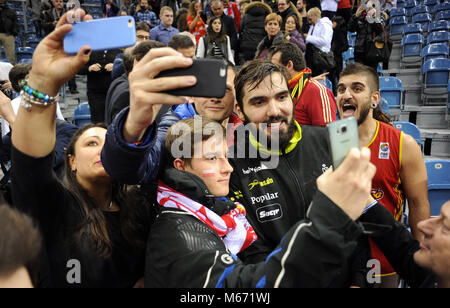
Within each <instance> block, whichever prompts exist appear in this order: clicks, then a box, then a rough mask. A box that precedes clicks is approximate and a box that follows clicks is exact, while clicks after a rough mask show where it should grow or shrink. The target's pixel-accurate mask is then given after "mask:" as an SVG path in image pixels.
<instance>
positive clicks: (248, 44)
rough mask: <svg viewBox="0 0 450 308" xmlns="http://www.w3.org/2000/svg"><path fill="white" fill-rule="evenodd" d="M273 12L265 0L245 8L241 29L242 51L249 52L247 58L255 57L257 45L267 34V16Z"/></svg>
mask: <svg viewBox="0 0 450 308" xmlns="http://www.w3.org/2000/svg"><path fill="white" fill-rule="evenodd" d="M271 12H272V10H271V8H270V7H269V6H268V5H267V4H265V3H264V2H259V1H256V2H252V3H250V4H249V5H247V7H246V8H245V11H244V16H243V17H242V20H241V27H240V30H239V39H240V52H241V53H244V54H249V56H248V57H246V60H250V59H253V57H254V55H255V52H256V47H257V46H258V44H259V42H261V40H262V39H263V38H264V37H265V36H266V35H267V33H266V30H265V29H264V21H265V19H266V16H267V15H268V14H270V13H271Z"/></svg>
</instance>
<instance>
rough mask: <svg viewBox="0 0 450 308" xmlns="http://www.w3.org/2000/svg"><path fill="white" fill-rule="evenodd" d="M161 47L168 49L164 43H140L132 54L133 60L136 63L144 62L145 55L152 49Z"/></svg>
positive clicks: (151, 41) (149, 41) (150, 41)
mask: <svg viewBox="0 0 450 308" xmlns="http://www.w3.org/2000/svg"><path fill="white" fill-rule="evenodd" d="M160 47H166V45H164V43H161V42H158V41H153V40H148V41H144V42H140V43H139V44H137V45H136V46H135V47H134V49H133V52H132V55H133V59H135V60H136V61H138V62H139V61H141V60H142V58H143V57H145V55H146V54H147V52H149V51H150V49H152V48H160Z"/></svg>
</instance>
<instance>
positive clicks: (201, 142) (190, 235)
mask: <svg viewBox="0 0 450 308" xmlns="http://www.w3.org/2000/svg"><path fill="white" fill-rule="evenodd" d="M225 137H226V136H225V134H224V129H223V128H222V127H221V125H220V124H219V123H217V122H215V121H212V120H209V119H207V118H204V117H194V118H189V119H185V120H181V121H178V122H177V123H175V124H174V125H173V126H172V127H170V128H169V130H168V132H167V135H166V141H165V148H166V153H167V155H168V162H169V163H168V164H167V166H166V168H165V169H164V171H163V172H162V173H161V176H160V178H159V181H158V188H157V197H156V199H157V201H158V203H159V205H160V206H161V212H160V213H159V215H158V217H157V218H156V221H155V223H154V225H153V228H152V231H151V232H150V235H149V239H148V243H147V257H146V271H145V286H146V287H171V288H174V287H177V288H179V287H196V288H198V287H204V288H205V287H208V288H210V287H216V288H249V287H252V288H253V287H266V288H271V287H329V286H330V285H332V282H334V281H335V280H336V277H339V276H340V275H341V269H342V268H343V267H345V265H343V264H345V261H346V258H347V257H348V256H349V255H350V254H351V253H352V250H353V248H354V245H355V239H356V238H358V235H359V234H360V232H361V230H360V229H359V228H358V226H357V225H356V224H355V223H354V222H353V221H352V220H354V219H355V218H357V217H358V216H359V215H360V213H361V212H362V210H363V209H364V204H365V203H366V202H365V201H366V199H367V196H368V193H369V188H370V178H371V177H372V176H373V174H374V173H375V169H374V168H373V166H371V165H370V163H369V153H368V152H369V151H368V150H367V149H364V150H362V151H360V154H358V155H354V154H356V153H357V152H359V151H358V150H356V149H355V150H354V153H353V154H351V156H352V157H349V158H347V159H346V161H345V162H344V163H343V164H342V168H341V166H340V167H339V168H338V169H337V170H336V172H333V173H332V172H328V173H327V174H324V175H322V176H321V177H320V178H319V179H318V180H317V185H318V187H319V191H317V193H316V194H315V196H314V201H315V205H314V206H313V208H312V209H311V210H310V211H309V215H308V218H306V217H305V219H304V220H303V221H298V222H296V223H295V224H294V225H293V226H292V228H290V229H288V232H287V233H286V234H285V235H284V237H283V241H282V242H281V243H279V246H278V247H277V249H276V250H274V251H273V252H272V253H271V254H270V256H269V257H268V258H267V260H265V261H261V262H259V263H257V264H244V263H243V262H242V261H241V260H240V259H239V258H238V257H237V256H236V254H237V253H239V252H241V251H244V250H245V249H246V248H247V247H248V246H249V245H251V243H252V242H253V241H254V240H255V239H256V234H255V232H254V230H253V228H252V226H251V225H250V224H249V223H248V221H247V219H246V218H245V209H244V207H243V206H242V205H241V204H239V203H238V202H231V201H230V200H229V199H227V198H225V196H226V195H227V194H228V191H229V187H228V185H229V180H230V175H231V173H232V171H233V168H232V167H231V165H230V164H229V162H228V160H227V146H226V139H225ZM355 171H356V173H357V175H356V174H355V177H348V173H349V172H350V173H353V172H355ZM338 174H340V175H339V176H338ZM335 176H338V177H342V176H343V177H344V179H343V181H340V180H338V179H337V178H335ZM336 181H338V182H339V185H340V187H336V184H335V182H336ZM352 181H358V183H363V184H362V185H361V186H359V185H357V186H358V187H353V186H352V185H351V184H350V183H351V182H352ZM336 188H337V189H336ZM343 196H347V197H350V199H347V198H343V199H341V197H343ZM344 213H345V214H344ZM323 247H326V249H323Z"/></svg>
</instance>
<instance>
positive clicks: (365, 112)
mask: <svg viewBox="0 0 450 308" xmlns="http://www.w3.org/2000/svg"><path fill="white" fill-rule="evenodd" d="M370 108H371V107H370V101H369V103H367V104H364V107H362V108H361V112H360V114H359V117H358V126H359V125H361V124H363V123H364V121H366V119H367V116H368V115H369V111H370Z"/></svg>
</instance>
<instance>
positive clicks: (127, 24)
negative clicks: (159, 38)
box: [64, 16, 136, 55]
mask: <svg viewBox="0 0 450 308" xmlns="http://www.w3.org/2000/svg"><path fill="white" fill-rule="evenodd" d="M135 44H136V25H135V23H134V18H133V17H131V16H120V17H110V18H101V19H93V20H87V21H83V22H78V23H74V24H73V28H72V30H71V31H70V32H69V33H67V34H66V36H65V37H64V52H65V53H66V54H69V55H70V54H76V53H77V52H78V50H80V48H81V47H82V46H84V45H89V46H91V48H92V50H93V51H99V50H108V49H117V48H124V47H129V46H133V45H135Z"/></svg>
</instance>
